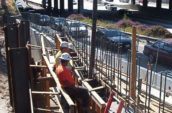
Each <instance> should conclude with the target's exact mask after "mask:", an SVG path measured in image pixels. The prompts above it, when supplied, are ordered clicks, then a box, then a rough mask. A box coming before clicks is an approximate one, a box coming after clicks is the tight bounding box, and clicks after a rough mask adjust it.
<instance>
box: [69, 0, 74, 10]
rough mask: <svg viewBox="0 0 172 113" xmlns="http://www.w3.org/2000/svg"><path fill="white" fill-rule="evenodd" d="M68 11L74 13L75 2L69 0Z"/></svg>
mask: <svg viewBox="0 0 172 113" xmlns="http://www.w3.org/2000/svg"><path fill="white" fill-rule="evenodd" d="M68 11H69V12H70V13H72V12H73V0H68Z"/></svg>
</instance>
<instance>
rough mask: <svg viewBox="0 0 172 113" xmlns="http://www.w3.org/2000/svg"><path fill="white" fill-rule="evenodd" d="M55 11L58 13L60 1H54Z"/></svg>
mask: <svg viewBox="0 0 172 113" xmlns="http://www.w3.org/2000/svg"><path fill="white" fill-rule="evenodd" d="M54 11H55V12H56V11H57V12H58V0H54Z"/></svg>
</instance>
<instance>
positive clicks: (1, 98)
mask: <svg viewBox="0 0 172 113" xmlns="http://www.w3.org/2000/svg"><path fill="white" fill-rule="evenodd" d="M3 42H4V33H3V31H2V28H0V113H12V108H11V106H10V98H9V90H8V89H9V88H8V77H7V69H6V60H5V57H4V55H5V49H4V43H3Z"/></svg>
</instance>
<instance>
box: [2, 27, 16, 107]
mask: <svg viewBox="0 0 172 113" xmlns="http://www.w3.org/2000/svg"><path fill="white" fill-rule="evenodd" d="M17 29H18V27H17V24H11V25H8V26H7V27H5V29H4V31H5V46H6V56H7V59H6V61H7V70H8V84H9V93H10V104H11V106H14V101H13V84H12V76H11V66H10V59H9V52H8V48H12V47H13V48H14V47H17V46H18V38H17V37H18V33H17Z"/></svg>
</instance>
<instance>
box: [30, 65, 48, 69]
mask: <svg viewBox="0 0 172 113" xmlns="http://www.w3.org/2000/svg"><path fill="white" fill-rule="evenodd" d="M30 67H34V68H47V66H46V65H32V64H31V65H30Z"/></svg>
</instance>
